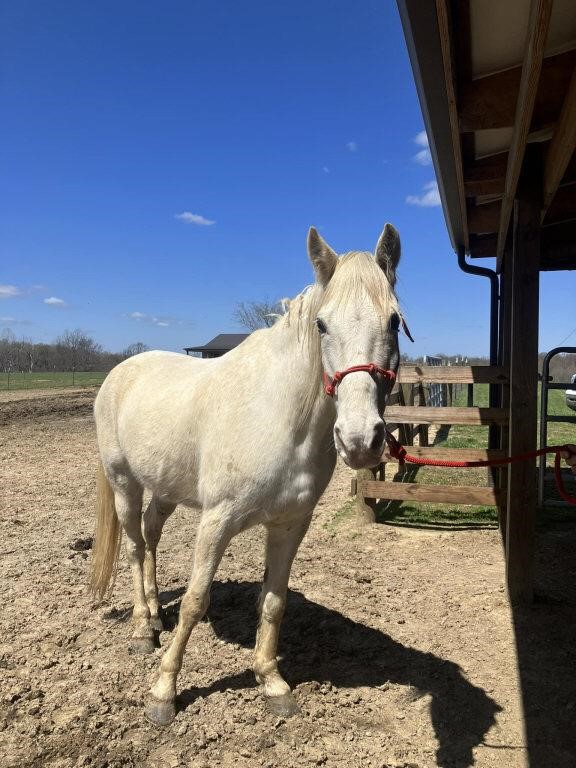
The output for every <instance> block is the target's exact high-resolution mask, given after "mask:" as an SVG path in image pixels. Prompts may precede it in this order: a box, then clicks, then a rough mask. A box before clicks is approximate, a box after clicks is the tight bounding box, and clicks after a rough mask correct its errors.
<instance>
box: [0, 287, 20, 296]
mask: <svg viewBox="0 0 576 768" xmlns="http://www.w3.org/2000/svg"><path fill="white" fill-rule="evenodd" d="M21 293H22V291H21V290H20V288H17V287H16V286H15V285H0V299H12V298H13V297H14V296H20V295H21Z"/></svg>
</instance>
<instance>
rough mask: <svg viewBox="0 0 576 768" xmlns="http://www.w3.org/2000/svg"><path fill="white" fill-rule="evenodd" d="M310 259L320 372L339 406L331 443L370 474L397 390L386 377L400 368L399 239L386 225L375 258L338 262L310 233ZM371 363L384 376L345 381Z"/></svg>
mask: <svg viewBox="0 0 576 768" xmlns="http://www.w3.org/2000/svg"><path fill="white" fill-rule="evenodd" d="M308 254H309V256H310V260H311V261H312V264H313V266H314V270H315V272H316V280H317V283H318V284H319V285H320V286H321V287H322V288H323V293H322V300H321V303H320V307H319V310H318V314H317V317H316V326H317V328H318V333H319V335H320V346H321V357H322V366H323V370H324V373H325V374H326V376H327V377H329V380H328V379H327V380H326V382H327V387H326V391H327V392H328V393H329V394H333V397H334V402H335V405H336V413H337V416H336V423H335V425H334V443H335V445H336V449H337V451H338V453H339V454H340V456H341V457H342V458H343V459H344V461H345V462H346V463H347V464H348V465H349V466H350V467H352V469H361V468H363V467H372V466H375V465H376V464H378V462H379V461H380V457H381V455H382V451H383V448H384V442H385V437H386V424H385V423H384V420H383V413H384V407H385V404H386V398H387V396H388V394H389V393H390V390H391V389H392V386H393V383H394V382H393V375H386V373H385V371H391V372H392V374H395V373H396V370H397V368H398V363H399V350H398V331H399V328H400V323H401V317H400V313H399V308H398V302H397V300H396V296H395V294H394V285H395V283H396V267H397V266H398V262H399V260H400V237H399V235H398V232H397V231H396V230H395V229H394V227H393V226H391V225H390V224H386V226H385V227H384V231H383V232H382V235H381V236H380V239H379V240H378V244H377V246H376V252H375V255H374V256H372V254H370V253H364V252H351V253H347V254H344V255H343V256H341V257H340V258H338V256H337V255H336V253H334V251H333V250H332V249H331V248H330V247H329V246H328V245H327V244H326V243H325V242H324V240H323V239H322V238H321V237H320V235H319V234H318V232H317V231H316V230H315V229H314V228H311V229H310V231H309V233H308ZM370 363H372V364H373V365H374V366H376V367H377V368H378V369H382V370H376V369H372V370H371V371H370V370H369V371H365V370H362V371H354V372H350V373H349V374H348V373H346V371H347V370H348V369H349V368H352V367H355V366H362V365H367V364H370ZM338 372H344V373H345V375H344V376H340V375H339V373H338ZM335 375H336V376H335ZM334 377H335V378H334ZM332 380H334V381H333V385H332V387H330V386H329V384H330V381H332ZM334 385H335V386H334Z"/></svg>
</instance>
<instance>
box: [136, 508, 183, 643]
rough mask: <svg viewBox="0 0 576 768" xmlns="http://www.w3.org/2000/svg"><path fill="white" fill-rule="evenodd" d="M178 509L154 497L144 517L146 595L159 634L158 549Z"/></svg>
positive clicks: (151, 616)
mask: <svg viewBox="0 0 576 768" xmlns="http://www.w3.org/2000/svg"><path fill="white" fill-rule="evenodd" d="M175 509H176V504H170V503H169V502H167V501H162V500H161V499H159V498H158V497H157V496H152V498H151V500H150V503H149V504H148V507H147V509H146V511H145V512H144V517H143V526H142V527H143V533H144V541H145V543H146V550H145V554H144V594H145V595H146V602H147V603H148V608H149V609H150V626H151V627H152V629H155V630H157V631H158V632H160V631H162V629H163V628H164V627H163V626H162V619H161V618H160V616H159V609H160V603H159V600H158V584H157V582H156V548H157V547H158V542H159V541H160V536H161V534H162V528H163V527H164V523H165V522H166V520H167V519H168V518H169V517H170V515H171V514H172V512H174V510H175Z"/></svg>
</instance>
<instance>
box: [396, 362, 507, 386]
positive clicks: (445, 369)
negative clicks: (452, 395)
mask: <svg viewBox="0 0 576 768" xmlns="http://www.w3.org/2000/svg"><path fill="white" fill-rule="evenodd" d="M398 382H399V383H400V384H420V383H423V384H426V383H430V382H434V383H438V384H506V383H507V382H508V369H506V368H503V367H496V366H493V365H450V366H449V365H445V366H444V365H438V366H436V365H404V364H403V365H401V366H400V369H399V371H398Z"/></svg>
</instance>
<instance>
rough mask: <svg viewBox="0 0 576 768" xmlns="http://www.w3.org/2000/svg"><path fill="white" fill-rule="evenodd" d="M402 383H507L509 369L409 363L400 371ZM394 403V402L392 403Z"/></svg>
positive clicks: (401, 366) (492, 366) (399, 375)
mask: <svg viewBox="0 0 576 768" xmlns="http://www.w3.org/2000/svg"><path fill="white" fill-rule="evenodd" d="M398 382H399V383H400V384H419V383H423V384H427V383H430V382H434V383H438V384H506V383H507V382H508V370H507V369H505V368H499V367H496V366H494V365H408V364H405V363H402V364H401V365H400V369H399V371H398ZM390 404H392V403H390Z"/></svg>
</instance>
